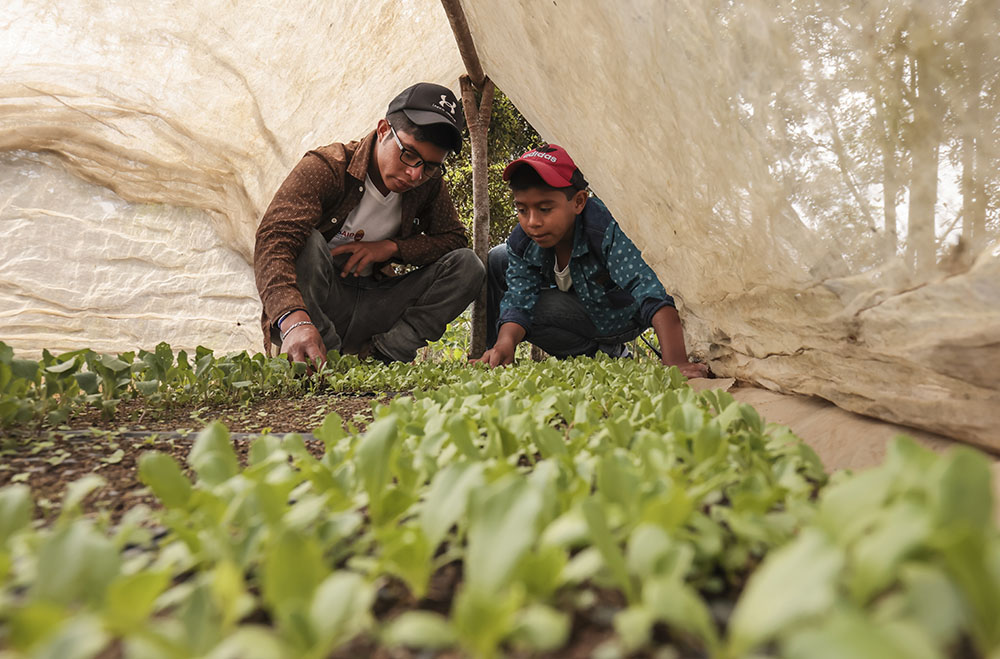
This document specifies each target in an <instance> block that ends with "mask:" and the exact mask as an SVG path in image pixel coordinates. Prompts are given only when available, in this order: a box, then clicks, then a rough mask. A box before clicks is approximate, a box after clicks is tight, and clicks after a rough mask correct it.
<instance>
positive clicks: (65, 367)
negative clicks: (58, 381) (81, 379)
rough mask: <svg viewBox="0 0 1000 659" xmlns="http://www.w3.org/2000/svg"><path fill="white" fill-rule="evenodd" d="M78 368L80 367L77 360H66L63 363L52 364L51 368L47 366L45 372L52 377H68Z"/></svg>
mask: <svg viewBox="0 0 1000 659" xmlns="http://www.w3.org/2000/svg"><path fill="white" fill-rule="evenodd" d="M79 366H80V360H79V359H67V360H66V361H64V362H60V363H57V364H53V365H52V366H47V367H46V368H45V372H46V373H52V374H53V375H63V374H67V375H68V374H71V373H72V372H73V371H74V370H76V369H77V368H79Z"/></svg>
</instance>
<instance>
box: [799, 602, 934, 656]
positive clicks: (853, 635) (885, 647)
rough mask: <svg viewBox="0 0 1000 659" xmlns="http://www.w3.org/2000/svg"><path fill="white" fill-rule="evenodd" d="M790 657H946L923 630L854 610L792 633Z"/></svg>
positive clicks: (837, 614) (840, 613)
mask: <svg viewBox="0 0 1000 659" xmlns="http://www.w3.org/2000/svg"><path fill="white" fill-rule="evenodd" d="M781 646H782V650H783V652H782V656H783V657H787V658H788V659H842V658H843V657H850V658H851V659H886V657H906V659H943V658H944V654H943V653H942V652H940V651H937V650H936V649H935V648H934V646H933V644H932V643H930V639H929V638H927V636H926V634H925V633H924V632H923V630H922V629H921V628H920V627H918V626H916V625H913V624H912V623H910V624H905V623H904V624H899V623H894V624H893V623H890V624H885V623H881V624H880V623H878V622H876V621H873V620H871V619H866V618H864V617H862V616H861V615H859V614H858V613H855V612H838V613H835V614H834V615H833V616H832V617H831V618H828V619H826V620H823V621H822V622H821V624H820V625H817V626H816V627H813V628H810V629H805V630H803V631H800V632H795V633H792V634H791V635H790V636H789V637H788V639H787V640H785V641H784V642H783V643H782V644H781Z"/></svg>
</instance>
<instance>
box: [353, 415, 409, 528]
mask: <svg viewBox="0 0 1000 659" xmlns="http://www.w3.org/2000/svg"><path fill="white" fill-rule="evenodd" d="M397 422H398V419H397V417H396V416H395V415H390V416H387V417H385V418H382V419H379V420H378V421H375V422H374V423H372V424H371V425H370V426H368V431H367V432H365V434H364V437H362V439H361V445H360V446H359V447H358V452H357V466H358V473H359V474H360V475H361V481H362V483H363V484H364V488H365V491H366V492H367V493H368V505H369V508H370V509H371V516H372V519H373V520H374V521H375V523H376V524H378V523H380V522H381V520H382V513H383V510H382V509H383V497H384V496H385V488H386V485H387V484H388V483H389V478H390V476H391V472H390V468H389V465H390V461H391V459H392V450H393V447H394V445H395V443H396V439H397V438H398V436H399V432H398V431H397V428H396V426H397Z"/></svg>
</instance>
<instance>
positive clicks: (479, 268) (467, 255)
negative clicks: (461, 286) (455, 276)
mask: <svg viewBox="0 0 1000 659" xmlns="http://www.w3.org/2000/svg"><path fill="white" fill-rule="evenodd" d="M447 258H448V260H449V264H448V265H449V266H450V268H451V269H452V270H454V271H455V272H457V273H459V274H460V276H461V277H462V278H463V279H464V280H465V281H468V282H469V287H470V288H474V289H476V290H477V291H478V290H479V287H480V286H482V285H483V278H484V277H486V268H485V267H484V266H483V262H482V261H480V260H479V257H478V256H476V253H475V252H474V251H472V250H471V249H469V248H468V247H463V248H461V249H456V250H454V251H451V252H448V254H447Z"/></svg>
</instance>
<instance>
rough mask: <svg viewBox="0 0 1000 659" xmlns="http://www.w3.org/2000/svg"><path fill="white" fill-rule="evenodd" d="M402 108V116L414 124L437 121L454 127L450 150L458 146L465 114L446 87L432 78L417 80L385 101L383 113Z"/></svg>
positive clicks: (460, 140)
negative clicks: (387, 101)
mask: <svg viewBox="0 0 1000 659" xmlns="http://www.w3.org/2000/svg"><path fill="white" fill-rule="evenodd" d="M400 110H402V111H403V114H405V115H406V118H407V119H409V120H410V121H412V122H413V123H415V124H416V125H418V126H429V125H431V124H440V125H442V126H446V127H448V128H451V129H452V130H453V131H454V135H455V142H454V148H453V149H452V150H453V151H458V150H459V149H460V148H461V146H462V129H463V128H465V117H463V116H462V106H461V105H459V103H458V99H457V98H455V94H454V93H452V91H451V90H450V89H448V88H447V87H445V86H443V85H436V84H434V83H433V82H418V83H417V84H415V85H411V86H409V87H407V88H406V89H404V90H403V91H401V92H400V93H399V95H397V96H396V98H394V99H392V101H390V102H389V109H388V110H386V114H387V115H389V114H392V113H393V112H399V111H400Z"/></svg>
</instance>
